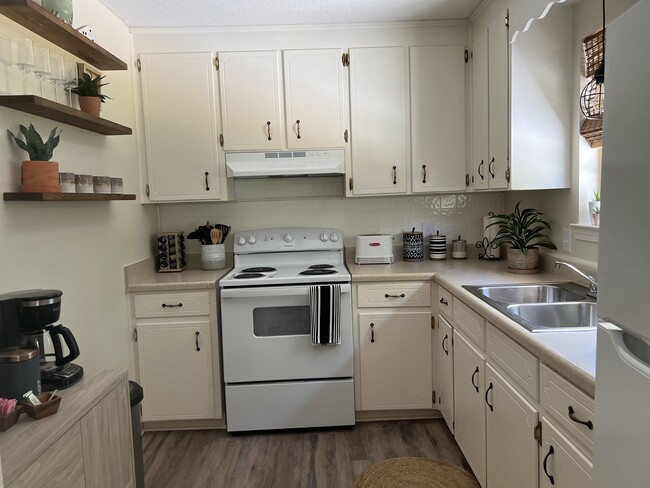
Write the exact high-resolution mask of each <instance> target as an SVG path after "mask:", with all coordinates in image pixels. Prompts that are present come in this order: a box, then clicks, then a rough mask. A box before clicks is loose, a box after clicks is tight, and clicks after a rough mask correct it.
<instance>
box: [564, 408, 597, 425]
mask: <svg viewBox="0 0 650 488" xmlns="http://www.w3.org/2000/svg"><path fill="white" fill-rule="evenodd" d="M574 414H575V410H573V407H572V406H571V405H569V418H570V419H571V420H573V421H574V422H575V423H576V424H582V425H586V426H587V428H588V429H589V430H594V423H593V422H592V421H591V420H580V419H579V418H578V417H576V416H575V415H574Z"/></svg>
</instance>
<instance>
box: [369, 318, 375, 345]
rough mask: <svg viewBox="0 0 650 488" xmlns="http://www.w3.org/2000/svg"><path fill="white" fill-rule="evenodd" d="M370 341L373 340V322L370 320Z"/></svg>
mask: <svg viewBox="0 0 650 488" xmlns="http://www.w3.org/2000/svg"><path fill="white" fill-rule="evenodd" d="M370 342H375V324H373V323H372V322H370Z"/></svg>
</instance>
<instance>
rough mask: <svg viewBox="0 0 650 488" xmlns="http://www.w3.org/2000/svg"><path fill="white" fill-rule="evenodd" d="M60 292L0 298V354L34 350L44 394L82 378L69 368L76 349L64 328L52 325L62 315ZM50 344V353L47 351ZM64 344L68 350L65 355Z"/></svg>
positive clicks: (78, 371)
mask: <svg viewBox="0 0 650 488" xmlns="http://www.w3.org/2000/svg"><path fill="white" fill-rule="evenodd" d="M61 295H63V293H62V292H61V291H60V290H24V291H17V292H12V293H6V294H4V295H0V350H5V349H11V348H19V347H36V348H38V351H39V356H40V369H41V384H42V388H43V390H44V391H48V390H53V389H55V388H56V389H62V388H67V387H68V386H70V385H72V384H74V383H75V382H77V381H78V380H79V379H80V378H81V377H82V376H83V368H82V367H81V366H79V365H76V364H72V362H71V361H73V360H74V359H76V358H77V357H79V346H78V345H77V341H76V340H75V338H74V335H72V332H71V331H70V329H68V328H67V327H64V326H62V325H60V324H59V325H54V323H55V322H57V321H58V320H59V317H60V315H61ZM49 342H51V346H52V349H53V350H52V351H48V346H49ZM63 344H65V346H66V348H67V349H68V354H67V355H64V350H63Z"/></svg>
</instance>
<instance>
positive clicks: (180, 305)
mask: <svg viewBox="0 0 650 488" xmlns="http://www.w3.org/2000/svg"><path fill="white" fill-rule="evenodd" d="M182 306H183V304H182V303H177V304H176V305H167V304H166V303H163V304H162V308H176V307H178V308H180V307H182Z"/></svg>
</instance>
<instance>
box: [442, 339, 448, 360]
mask: <svg viewBox="0 0 650 488" xmlns="http://www.w3.org/2000/svg"><path fill="white" fill-rule="evenodd" d="M448 340H449V335H448V334H445V338H444V339H443V340H442V350H443V351H445V354H446V355H447V356H449V349H447V348H446V347H445V342H446V341H448Z"/></svg>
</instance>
